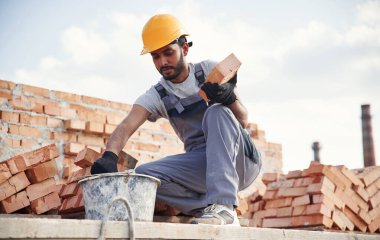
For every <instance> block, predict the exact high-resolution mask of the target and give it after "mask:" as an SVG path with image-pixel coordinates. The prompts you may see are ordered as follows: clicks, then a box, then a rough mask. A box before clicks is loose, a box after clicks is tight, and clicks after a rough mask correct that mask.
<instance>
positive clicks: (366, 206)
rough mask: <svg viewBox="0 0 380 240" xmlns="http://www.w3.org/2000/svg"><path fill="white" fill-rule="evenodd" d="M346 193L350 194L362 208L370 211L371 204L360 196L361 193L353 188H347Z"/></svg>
mask: <svg viewBox="0 0 380 240" xmlns="http://www.w3.org/2000/svg"><path fill="white" fill-rule="evenodd" d="M344 192H345V193H346V195H347V196H349V197H350V198H351V199H352V201H354V202H355V204H357V205H358V206H359V207H360V208H361V209H364V210H366V211H368V209H369V205H368V203H367V202H366V201H364V200H363V198H361V197H360V195H359V194H357V193H356V192H355V191H353V190H352V189H345V191H344Z"/></svg>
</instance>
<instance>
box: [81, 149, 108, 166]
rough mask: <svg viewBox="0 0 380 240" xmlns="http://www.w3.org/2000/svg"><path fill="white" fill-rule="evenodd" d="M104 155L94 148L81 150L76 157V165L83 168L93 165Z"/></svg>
mask: <svg viewBox="0 0 380 240" xmlns="http://www.w3.org/2000/svg"><path fill="white" fill-rule="evenodd" d="M101 156H102V155H101V154H100V153H99V152H96V151H94V150H92V149H89V148H86V149H83V150H82V151H80V152H79V153H78V155H77V157H76V158H75V165H77V166H80V167H82V168H86V167H89V166H91V165H92V164H93V163H94V162H95V161H96V160H98V159H99V158H100V157H101Z"/></svg>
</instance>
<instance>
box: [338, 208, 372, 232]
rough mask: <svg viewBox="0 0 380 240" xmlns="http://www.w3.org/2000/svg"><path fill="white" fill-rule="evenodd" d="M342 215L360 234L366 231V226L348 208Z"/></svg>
mask: <svg viewBox="0 0 380 240" xmlns="http://www.w3.org/2000/svg"><path fill="white" fill-rule="evenodd" d="M343 213H344V214H345V215H346V217H347V218H348V219H350V221H351V222H352V223H353V224H354V225H355V226H356V228H357V229H358V230H360V231H362V232H366V231H367V224H366V223H365V222H364V221H363V220H362V219H360V218H359V217H358V216H357V215H356V214H355V213H354V212H352V211H351V210H350V209H349V208H344V209H343Z"/></svg>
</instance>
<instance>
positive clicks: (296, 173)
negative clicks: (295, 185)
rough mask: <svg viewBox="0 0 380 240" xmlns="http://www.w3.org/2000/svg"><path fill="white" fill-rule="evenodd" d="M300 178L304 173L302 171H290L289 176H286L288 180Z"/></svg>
mask: <svg viewBox="0 0 380 240" xmlns="http://www.w3.org/2000/svg"><path fill="white" fill-rule="evenodd" d="M300 177H302V171H301V170H294V171H289V172H288V174H287V175H286V178H287V179H291V178H300Z"/></svg>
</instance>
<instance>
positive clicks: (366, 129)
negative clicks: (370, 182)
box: [361, 104, 376, 167]
mask: <svg viewBox="0 0 380 240" xmlns="http://www.w3.org/2000/svg"><path fill="white" fill-rule="evenodd" d="M361 107H362V135H363V156H364V167H370V166H375V165H376V160H375V149H374V144H373V136H372V124H371V111H370V105H369V104H364V105H362V106H361Z"/></svg>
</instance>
